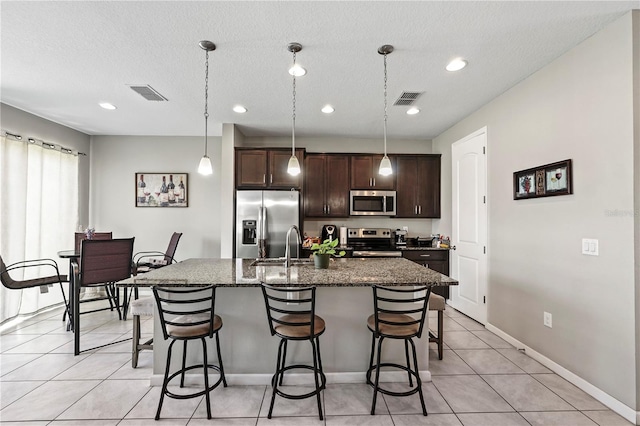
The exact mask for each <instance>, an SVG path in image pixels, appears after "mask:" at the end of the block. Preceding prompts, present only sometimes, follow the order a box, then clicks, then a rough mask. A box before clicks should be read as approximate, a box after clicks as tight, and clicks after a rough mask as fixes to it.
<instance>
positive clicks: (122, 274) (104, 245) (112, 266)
mask: <svg viewBox="0 0 640 426" xmlns="http://www.w3.org/2000/svg"><path fill="white" fill-rule="evenodd" d="M133 242H134V238H133V237H132V238H120V239H111V240H96V239H92V240H82V244H81V245H80V262H79V263H80V265H79V272H78V274H77V279H76V280H75V286H74V287H75V288H74V289H73V298H72V299H73V309H72V313H73V329H74V334H75V335H74V353H75V354H76V355H78V354H79V353H80V352H85V351H87V350H90V349H86V350H83V351H80V314H81V312H80V290H81V288H83V287H99V286H102V287H104V288H105V291H106V292H107V294H108V295H109V294H110V295H111V297H112V298H113V300H115V308H116V309H117V311H118V317H119V318H120V319H122V315H121V312H120V306H119V297H118V292H117V290H116V288H115V283H116V282H117V281H121V280H124V279H126V278H129V277H130V276H131V257H132V255H133ZM97 299H98V300H99V299H101V298H97ZM102 299H106V297H105V298H102ZM92 300H96V299H92ZM110 308H111V307H106V308H100V309H93V310H90V311H85V312H82V314H85V313H89V312H97V311H102V310H105V309H110ZM125 340H129V339H124V340H120V341H118V342H112V343H108V344H113V343H119V342H123V341H125ZM103 346H106V345H101V346H98V347H96V348H91V349H97V348H99V347H103Z"/></svg>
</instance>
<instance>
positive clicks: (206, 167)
mask: <svg viewBox="0 0 640 426" xmlns="http://www.w3.org/2000/svg"><path fill="white" fill-rule="evenodd" d="M198 173H200V174H201V175H210V174H211V173H213V166H212V165H211V159H210V158H209V156H208V155H206V154H205V155H204V156H203V157H202V158H201V159H200V164H199V165H198Z"/></svg>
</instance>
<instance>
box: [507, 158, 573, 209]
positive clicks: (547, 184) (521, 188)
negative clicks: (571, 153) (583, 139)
mask: <svg viewBox="0 0 640 426" xmlns="http://www.w3.org/2000/svg"><path fill="white" fill-rule="evenodd" d="M568 194H573V188H572V176H571V160H564V161H558V162H556V163H551V164H545V165H544V166H539V167H534V168H531V169H526V170H520V171H519V172H514V173H513V199H514V200H524V199H526V198H537V197H550V196H555V195H568Z"/></svg>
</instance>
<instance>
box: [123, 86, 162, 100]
mask: <svg viewBox="0 0 640 426" xmlns="http://www.w3.org/2000/svg"><path fill="white" fill-rule="evenodd" d="M129 87H130V88H131V90H133V91H134V92H136V93H138V94H139V95H140V96H142V97H143V98H145V99H146V100H148V101H168V99H167V98H165V97H164V96H162V95H161V94H160V93H158V92H156V90H155V89H154V88H153V87H151V86H149V85H146V86H137V85H130V86H129Z"/></svg>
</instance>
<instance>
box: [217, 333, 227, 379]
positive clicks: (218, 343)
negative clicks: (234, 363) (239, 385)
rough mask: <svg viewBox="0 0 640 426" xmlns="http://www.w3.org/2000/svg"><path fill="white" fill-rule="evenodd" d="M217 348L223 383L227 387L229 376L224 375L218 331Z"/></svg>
mask: <svg viewBox="0 0 640 426" xmlns="http://www.w3.org/2000/svg"><path fill="white" fill-rule="evenodd" d="M216 350H217V352H218V363H219V364H220V375H221V376H222V384H223V385H224V387H225V388H226V387H227V378H226V377H225V375H224V366H223V365H222V353H221V352H220V338H219V337H218V333H216Z"/></svg>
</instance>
